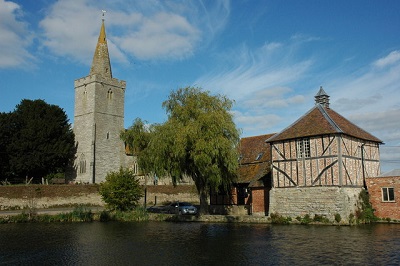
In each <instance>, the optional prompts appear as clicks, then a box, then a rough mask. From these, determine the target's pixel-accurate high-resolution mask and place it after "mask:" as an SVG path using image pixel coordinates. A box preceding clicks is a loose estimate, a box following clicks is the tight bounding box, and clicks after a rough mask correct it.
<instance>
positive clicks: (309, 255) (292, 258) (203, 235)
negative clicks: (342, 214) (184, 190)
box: [0, 222, 400, 266]
mask: <svg viewBox="0 0 400 266" xmlns="http://www.w3.org/2000/svg"><path fill="white" fill-rule="evenodd" d="M0 264H1V265H113V266H116V265H191V266H193V265H399V264H400V224H376V225H362V226H352V227H350V226H305V225H269V224H219V223H218V224H209V223H168V222H144V223H121V222H108V223H100V222H92V223H28V224H0Z"/></svg>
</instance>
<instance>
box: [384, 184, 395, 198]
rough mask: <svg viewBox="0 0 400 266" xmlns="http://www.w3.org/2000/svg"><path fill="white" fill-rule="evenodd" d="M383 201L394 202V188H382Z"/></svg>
mask: <svg viewBox="0 0 400 266" xmlns="http://www.w3.org/2000/svg"><path fill="white" fill-rule="evenodd" d="M382 201H394V188H392V187H383V188H382Z"/></svg>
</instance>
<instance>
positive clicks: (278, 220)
mask: <svg viewBox="0 0 400 266" xmlns="http://www.w3.org/2000/svg"><path fill="white" fill-rule="evenodd" d="M291 221H292V218H290V217H283V216H282V215H280V214H278V213H271V223H273V224H289V223H290V222H291Z"/></svg>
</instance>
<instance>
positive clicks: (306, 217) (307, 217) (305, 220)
mask: <svg viewBox="0 0 400 266" xmlns="http://www.w3.org/2000/svg"><path fill="white" fill-rule="evenodd" d="M311 222H312V219H311V217H310V215H309V214H306V215H304V217H303V218H302V219H301V221H300V223H301V224H309V223H311Z"/></svg>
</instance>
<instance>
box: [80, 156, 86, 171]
mask: <svg viewBox="0 0 400 266" xmlns="http://www.w3.org/2000/svg"><path fill="white" fill-rule="evenodd" d="M79 173H80V174H84V173H86V159H85V155H84V154H83V153H82V154H81V156H80V158H79Z"/></svg>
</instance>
